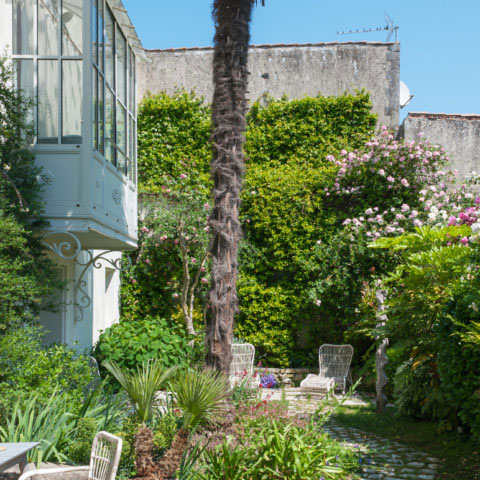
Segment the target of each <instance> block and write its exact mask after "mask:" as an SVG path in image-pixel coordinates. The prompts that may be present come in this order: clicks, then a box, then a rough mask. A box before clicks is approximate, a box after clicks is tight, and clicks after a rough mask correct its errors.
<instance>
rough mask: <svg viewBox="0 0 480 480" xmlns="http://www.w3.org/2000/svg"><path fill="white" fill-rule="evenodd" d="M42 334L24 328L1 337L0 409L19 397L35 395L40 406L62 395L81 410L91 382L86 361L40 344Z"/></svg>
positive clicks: (59, 347) (65, 350)
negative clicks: (54, 395)
mask: <svg viewBox="0 0 480 480" xmlns="http://www.w3.org/2000/svg"><path fill="white" fill-rule="evenodd" d="M42 337H43V331H42V329H41V328H39V327H35V326H29V325H25V326H23V327H17V328H12V329H10V330H9V331H8V332H7V333H5V334H3V335H1V336H0V409H5V410H8V409H9V408H10V407H11V406H12V405H13V403H14V400H13V399H14V398H18V396H21V397H26V396H29V395H35V396H36V401H37V402H38V403H39V404H43V403H45V402H46V401H47V400H48V399H49V398H50V397H51V396H52V395H53V394H54V392H56V393H57V394H63V393H64V394H65V395H66V397H67V401H68V402H71V403H72V404H73V405H75V404H76V405H77V409H78V410H80V408H81V404H82V402H83V399H84V397H85V395H86V387H87V385H88V384H89V383H90V382H91V380H92V373H91V369H90V365H89V362H88V359H87V358H86V357H85V356H83V355H79V354H78V353H77V352H76V351H75V350H73V349H72V348H69V347H67V346H64V345H52V346H50V347H44V346H43V345H42Z"/></svg>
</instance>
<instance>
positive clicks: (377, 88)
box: [137, 42, 400, 129]
mask: <svg viewBox="0 0 480 480" xmlns="http://www.w3.org/2000/svg"><path fill="white" fill-rule="evenodd" d="M146 55H147V57H148V59H149V60H150V61H149V62H140V65H139V68H138V74H137V80H138V88H137V94H138V99H139V100H140V99H141V98H143V96H144V95H145V93H146V92H152V93H156V92H160V91H166V92H168V93H173V92H174V91H175V89H177V88H181V89H186V90H188V91H190V90H192V89H194V90H195V91H196V92H197V94H198V95H201V96H203V97H205V100H206V101H207V102H211V98H212V94H213V83H212V58H213V49H212V48H211V47H207V48H184V49H170V50H147V51H146ZM249 72H250V79H249V85H248V91H249V93H248V98H249V99H250V100H257V99H258V98H259V97H260V96H261V95H263V94H264V93H266V92H268V93H269V94H270V95H272V96H273V97H275V98H279V97H281V96H282V95H284V94H286V95H287V96H288V97H289V98H300V97H303V96H305V95H309V96H316V95H318V94H319V93H320V94H321V95H334V96H336V95H341V94H342V93H344V92H354V90H356V89H365V90H367V91H368V92H370V94H371V98H372V103H373V110H374V112H375V113H377V114H378V117H379V123H380V124H386V125H388V126H389V127H391V128H395V129H396V128H397V127H398V124H399V89H400V45H399V44H398V43H375V42H347V43H318V44H304V45H298V44H294V45H258V46H251V47H250V51H249Z"/></svg>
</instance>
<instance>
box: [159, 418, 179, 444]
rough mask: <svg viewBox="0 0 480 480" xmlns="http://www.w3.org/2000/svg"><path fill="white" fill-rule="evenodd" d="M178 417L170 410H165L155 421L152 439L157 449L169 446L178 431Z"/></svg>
mask: <svg viewBox="0 0 480 480" xmlns="http://www.w3.org/2000/svg"><path fill="white" fill-rule="evenodd" d="M178 422H179V417H178V416H177V415H175V414H174V413H173V412H172V411H167V412H166V413H164V414H163V415H162V416H161V417H160V418H158V419H157V421H156V422H155V428H154V430H155V431H154V435H153V441H154V443H155V447H156V448H157V449H158V450H159V451H164V450H167V449H169V448H170V447H171V445H172V441H173V438H174V437H175V434H176V433H177V431H178V427H179V425H178Z"/></svg>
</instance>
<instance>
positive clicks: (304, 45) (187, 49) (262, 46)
mask: <svg viewBox="0 0 480 480" xmlns="http://www.w3.org/2000/svg"><path fill="white" fill-rule="evenodd" d="M334 45H378V46H388V45H395V43H394V42H391V43H384V42H323V43H273V44H269V43H266V44H263V45H250V48H289V47H330V46H334ZM195 50H213V47H182V48H164V49H162V48H155V49H150V50H149V49H146V50H145V51H146V52H179V51H195Z"/></svg>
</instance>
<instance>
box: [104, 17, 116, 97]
mask: <svg viewBox="0 0 480 480" xmlns="http://www.w3.org/2000/svg"><path fill="white" fill-rule="evenodd" d="M114 27H115V23H114V21H113V17H112V14H111V13H110V10H109V9H108V8H107V11H106V12H105V78H106V80H107V82H108V84H109V85H110V87H111V88H114V84H113V67H114V65H113V45H114V40H113V37H114V29H115V28H114Z"/></svg>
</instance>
